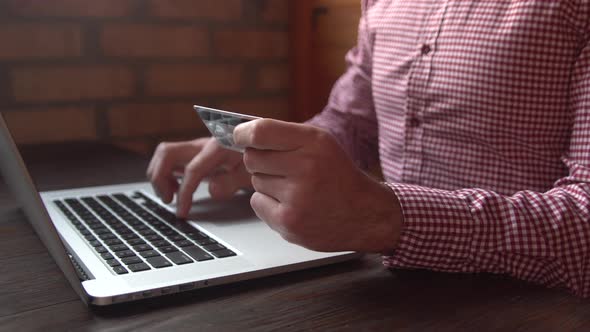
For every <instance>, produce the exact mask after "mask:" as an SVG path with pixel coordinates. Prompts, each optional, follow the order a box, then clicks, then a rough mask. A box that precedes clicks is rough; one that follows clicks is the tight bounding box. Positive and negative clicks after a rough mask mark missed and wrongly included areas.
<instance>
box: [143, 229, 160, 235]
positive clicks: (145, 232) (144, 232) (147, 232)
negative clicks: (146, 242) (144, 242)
mask: <svg viewBox="0 0 590 332" xmlns="http://www.w3.org/2000/svg"><path fill="white" fill-rule="evenodd" d="M139 234H141V235H143V236H150V235H158V234H157V233H156V232H154V231H152V229H151V228H148V229H144V230H142V231H139Z"/></svg>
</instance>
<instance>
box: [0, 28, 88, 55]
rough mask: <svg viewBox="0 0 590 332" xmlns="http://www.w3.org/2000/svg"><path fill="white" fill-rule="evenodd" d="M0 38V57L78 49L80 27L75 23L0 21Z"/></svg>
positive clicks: (69, 52)
mask: <svg viewBox="0 0 590 332" xmlns="http://www.w3.org/2000/svg"><path fill="white" fill-rule="evenodd" d="M0 40H1V41H2V43H0V60H8V59H23V58H39V57H70V56H79V55H81V53H82V34H81V29H80V27H79V26H78V25H75V24H53V25H49V24H1V25H0Z"/></svg>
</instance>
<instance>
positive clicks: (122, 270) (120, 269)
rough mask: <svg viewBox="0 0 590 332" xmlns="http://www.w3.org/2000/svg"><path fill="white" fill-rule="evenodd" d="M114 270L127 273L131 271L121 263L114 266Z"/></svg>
mask: <svg viewBox="0 0 590 332" xmlns="http://www.w3.org/2000/svg"><path fill="white" fill-rule="evenodd" d="M113 271H115V273H116V274H127V273H129V272H128V271H127V269H126V268H124V267H122V266H121V265H118V266H113Z"/></svg>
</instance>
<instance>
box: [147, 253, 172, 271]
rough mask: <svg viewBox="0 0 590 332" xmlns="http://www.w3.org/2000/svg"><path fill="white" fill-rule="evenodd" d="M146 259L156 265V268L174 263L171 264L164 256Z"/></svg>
mask: <svg viewBox="0 0 590 332" xmlns="http://www.w3.org/2000/svg"><path fill="white" fill-rule="evenodd" d="M146 260H147V261H148V263H150V265H151V266H153V267H155V268H156V269H160V268H163V267H168V266H172V264H170V262H169V261H168V260H167V259H166V258H164V257H162V256H157V257H150V258H148V259H146Z"/></svg>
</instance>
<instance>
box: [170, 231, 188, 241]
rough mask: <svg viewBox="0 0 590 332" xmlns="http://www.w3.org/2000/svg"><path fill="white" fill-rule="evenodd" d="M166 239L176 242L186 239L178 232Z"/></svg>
mask: <svg viewBox="0 0 590 332" xmlns="http://www.w3.org/2000/svg"><path fill="white" fill-rule="evenodd" d="M168 239H169V240H170V241H172V242H178V241H183V240H186V238H185V237H184V236H182V235H180V234H178V233H176V234H174V235H171V236H169V237H168Z"/></svg>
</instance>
